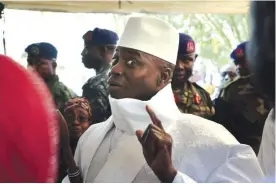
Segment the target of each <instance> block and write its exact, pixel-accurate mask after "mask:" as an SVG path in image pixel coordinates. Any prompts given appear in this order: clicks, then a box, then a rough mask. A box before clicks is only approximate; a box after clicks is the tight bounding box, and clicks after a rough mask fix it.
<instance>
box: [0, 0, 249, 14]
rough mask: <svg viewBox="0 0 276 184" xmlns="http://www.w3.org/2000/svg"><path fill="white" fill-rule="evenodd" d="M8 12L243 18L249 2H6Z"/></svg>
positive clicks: (227, 0)
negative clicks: (198, 15) (228, 15)
mask: <svg viewBox="0 0 276 184" xmlns="http://www.w3.org/2000/svg"><path fill="white" fill-rule="evenodd" d="M3 3H4V4H5V5H6V8H9V9H19V10H37V11H51V12H71V13H108V12H110V13H132V12H140V13H212V14H220V13H221V14H244V13H247V11H248V9H249V0H232V1H230V0H216V1H214V0H199V1H198V0H194V1H191V0H190V1H184V0H182V1H173V0H167V1H164V0H163V1H142V0H140V1H134V0H131V1H128V0H121V1H118V0H116V1H114V0H113V1H106V0H102V1H61V0H56V1H3Z"/></svg>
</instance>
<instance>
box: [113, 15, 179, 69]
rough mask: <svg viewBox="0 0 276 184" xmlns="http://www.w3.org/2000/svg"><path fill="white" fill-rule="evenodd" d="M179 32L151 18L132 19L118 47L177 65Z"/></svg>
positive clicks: (165, 23)
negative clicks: (137, 51) (140, 52)
mask: <svg viewBox="0 0 276 184" xmlns="http://www.w3.org/2000/svg"><path fill="white" fill-rule="evenodd" d="M178 44H179V34H178V31H177V30H176V29H175V28H174V27H173V26H172V25H170V24H169V23H167V22H164V21H162V20H160V19H157V18H154V17H150V16H136V17H130V18H129V20H128V22H127V24H126V26H125V29H124V32H123V34H122V35H121V37H120V40H119V43H118V46H121V47H126V48H131V49H135V50H139V51H142V52H145V53H148V54H151V55H153V56H156V57H158V58H161V59H163V60H165V61H167V62H170V63H172V64H176V59H177V52H178Z"/></svg>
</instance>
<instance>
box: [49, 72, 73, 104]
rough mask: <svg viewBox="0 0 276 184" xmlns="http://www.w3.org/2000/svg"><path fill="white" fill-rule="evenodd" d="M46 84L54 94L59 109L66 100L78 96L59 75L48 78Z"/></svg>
mask: <svg viewBox="0 0 276 184" xmlns="http://www.w3.org/2000/svg"><path fill="white" fill-rule="evenodd" d="M46 84H47V86H48V88H49V90H50V92H51V94H52V96H53V100H54V102H55V104H56V107H57V109H61V108H62V107H63V106H64V104H65V102H67V101H68V100H69V99H70V98H73V97H76V96H77V95H76V93H74V92H73V91H72V90H71V89H69V88H68V87H67V86H65V85H64V84H63V83H62V82H60V81H59V78H58V76H57V75H56V76H54V77H53V78H52V79H50V80H48V81H47V82H46Z"/></svg>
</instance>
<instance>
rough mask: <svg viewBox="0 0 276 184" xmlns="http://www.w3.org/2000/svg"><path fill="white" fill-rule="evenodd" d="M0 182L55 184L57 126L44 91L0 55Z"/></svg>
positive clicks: (33, 77)
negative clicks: (47, 183)
mask: <svg viewBox="0 0 276 184" xmlns="http://www.w3.org/2000/svg"><path fill="white" fill-rule="evenodd" d="M0 114H1V116H0V126H1V128H0V147H1V149H0V182H1V183H2V182H5V183H32V182H35V183H43V182H51V183H52V182H55V179H56V172H57V144H58V126H57V119H56V110H55V107H54V104H53V102H52V101H51V97H50V93H49V92H48V89H47V87H46V86H45V85H44V83H43V82H42V81H41V79H40V78H39V77H37V76H36V74H34V73H32V72H30V71H27V70H26V69H24V68H23V67H21V66H20V65H18V64H17V63H16V62H14V61H13V60H12V59H10V58H8V57H6V56H3V55H0Z"/></svg>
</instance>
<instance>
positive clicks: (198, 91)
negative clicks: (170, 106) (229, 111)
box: [173, 81, 215, 119]
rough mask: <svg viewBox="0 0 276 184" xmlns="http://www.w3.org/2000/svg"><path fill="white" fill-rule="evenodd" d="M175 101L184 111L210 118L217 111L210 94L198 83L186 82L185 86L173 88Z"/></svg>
mask: <svg viewBox="0 0 276 184" xmlns="http://www.w3.org/2000/svg"><path fill="white" fill-rule="evenodd" d="M173 92H174V95H175V101H176V104H177V106H178V108H179V110H180V111H181V112H182V113H189V114H194V115H197V116H201V117H203V118H206V119H210V118H211V117H212V116H213V115H214V113H215V111H214V108H213V103H212V101H211V98H210V95H209V93H208V92H206V91H205V90H204V89H203V88H201V87H200V86H199V85H197V84H196V83H191V82H189V81H188V82H186V84H185V86H184V88H182V89H173Z"/></svg>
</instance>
